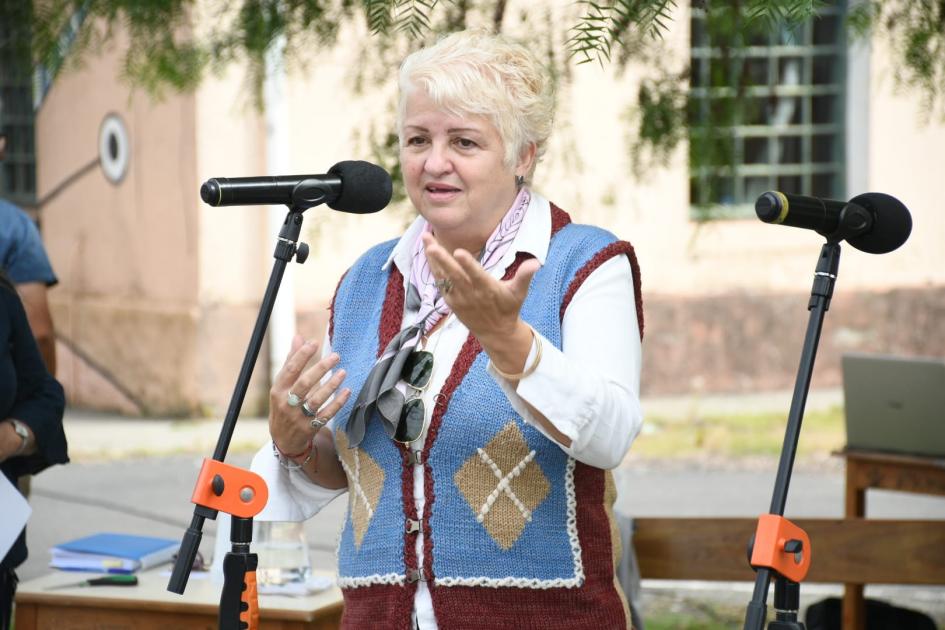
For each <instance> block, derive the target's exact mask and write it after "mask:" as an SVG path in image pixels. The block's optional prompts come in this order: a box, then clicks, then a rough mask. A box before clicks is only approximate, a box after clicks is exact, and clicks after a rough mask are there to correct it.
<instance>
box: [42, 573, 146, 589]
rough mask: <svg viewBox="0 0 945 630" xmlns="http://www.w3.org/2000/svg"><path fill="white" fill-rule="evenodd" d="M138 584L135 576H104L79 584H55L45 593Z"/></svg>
mask: <svg viewBox="0 0 945 630" xmlns="http://www.w3.org/2000/svg"><path fill="white" fill-rule="evenodd" d="M137 584H138V576H137V575H117V574H116V575H105V576H102V577H97V578H89V579H87V580H82V581H81V582H70V583H68V584H57V585H56V586H50V587H49V588H47V589H46V590H47V591H55V590H59V589H61V588H81V587H84V586H135V585H137Z"/></svg>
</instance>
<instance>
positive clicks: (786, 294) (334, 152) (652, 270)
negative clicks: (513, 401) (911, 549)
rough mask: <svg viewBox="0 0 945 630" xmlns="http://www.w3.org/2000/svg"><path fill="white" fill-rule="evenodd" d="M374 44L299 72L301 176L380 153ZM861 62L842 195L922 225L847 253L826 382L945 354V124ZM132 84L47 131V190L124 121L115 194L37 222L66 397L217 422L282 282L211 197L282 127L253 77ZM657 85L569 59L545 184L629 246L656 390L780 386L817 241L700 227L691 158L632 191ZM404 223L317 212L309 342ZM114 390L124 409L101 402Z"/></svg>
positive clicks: (105, 79) (77, 105)
mask: <svg viewBox="0 0 945 630" xmlns="http://www.w3.org/2000/svg"><path fill="white" fill-rule="evenodd" d="M527 6H531V5H527ZM556 6H557V5H556ZM568 6H571V5H568ZM525 7H526V3H522V2H511V3H510V8H509V10H508V12H507V15H508V16H509V17H508V19H507V25H508V27H509V30H510V31H511V32H512V33H515V32H516V29H522V30H523V32H524V27H522V25H521V24H520V23H519V22H518V21H517V20H518V18H517V17H516V16H520V15H521V10H522V9H523V8H525ZM556 10H557V9H556ZM562 10H564V9H562ZM568 10H572V9H568ZM678 18H679V19H676V20H674V21H673V22H672V30H671V31H670V32H669V33H667V34H666V36H665V38H664V46H665V55H663V61H664V62H665V63H667V64H669V65H670V66H672V65H673V64H681V63H683V62H685V60H686V58H687V56H688V19H687V16H686V13H685V9H681V10H680V11H679V15H678ZM559 22H560V23H561V24H565V23H567V22H566V20H565V19H564V18H561V19H559ZM367 37H368V34H367V32H366V30H365V28H364V27H363V25H352V26H349V27H347V30H346V31H345V32H343V33H342V35H341V36H340V37H339V42H342V43H341V44H339V46H338V47H337V48H336V49H334V50H332V51H328V52H325V53H323V54H319V55H318V56H317V58H309V59H308V63H307V64H306V65H305V66H304V67H302V66H292V67H290V68H289V69H288V73H287V83H286V85H287V96H286V103H285V105H286V108H287V111H288V121H289V129H290V134H289V148H288V151H289V163H290V164H291V167H290V170H291V172H296V173H306V172H307V173H321V172H325V171H326V170H327V169H328V168H329V167H330V166H331V165H333V164H334V163H335V162H338V161H340V160H344V159H368V160H372V159H373V156H374V149H373V147H372V141H373V140H376V139H377V138H379V137H380V136H381V135H382V134H383V131H384V130H385V129H390V128H392V125H393V104H394V97H395V93H394V84H393V79H394V72H393V71H391V72H389V73H386V74H387V77H386V80H380V81H374V80H373V79H371V78H370V76H369V74H365V75H364V77H362V78H363V83H362V85H361V86H360V88H357V87H356V86H355V83H356V78H357V77H358V75H359V71H363V70H366V69H370V68H372V67H375V66H372V65H371V64H363V63H361V62H360V60H361V59H363V58H365V52H364V51H365V48H364V46H363V44H364V42H365V41H366V38H367ZM119 50H120V47H119ZM858 59H859V61H858V63H859V64H860V65H859V66H858V67H859V69H860V74H859V75H857V76H866V77H868V81H867V83H866V84H865V87H864V85H860V88H861V93H863V94H866V95H868V96H867V97H866V98H857V99H851V100H854V101H855V102H853V103H852V105H851V107H854V108H856V109H855V110H853V111H852V115H851V120H853V121H854V123H853V127H855V128H851V130H850V133H851V134H857V135H856V136H855V137H856V138H857V139H858V143H854V146H856V147H859V149H858V150H857V154H856V159H855V160H854V161H853V162H854V163H855V165H854V167H853V168H854V171H855V173H854V176H853V177H851V178H850V179H851V181H853V182H860V183H862V184H863V185H864V186H865V189H864V190H854V191H851V193H857V192H864V191H865V190H876V191H882V192H886V193H889V194H892V195H894V196H896V197H898V198H900V199H901V200H902V201H903V202H905V203H906V205H907V206H908V207H909V208H910V209H911V211H912V213H913V218H914V222H915V228H914V231H913V236H912V238H911V239H910V240H909V242H908V243H906V245H904V246H903V247H902V248H900V249H899V250H897V251H896V252H893V253H891V254H887V255H884V256H873V255H868V254H864V253H861V252H858V251H856V250H855V249H853V248H852V247H848V246H845V247H844V253H843V256H842V261H841V266H840V276H839V280H838V283H837V288H836V293H835V298H834V301H833V303H832V306H831V310H830V312H829V314H828V317H827V321H826V325H825V328H824V336H823V339H822V344H821V351H820V355H819V358H818V364H817V370H816V371H815V379H814V383H813V386H814V387H821V386H824V387H825V386H834V385H837V384H838V383H839V378H840V377H839V371H838V370H839V368H838V366H839V356H840V354H841V353H842V352H844V351H851V350H865V351H877V352H888V353H898V354H937V355H941V354H945V338H943V337H945V333H943V331H942V328H943V327H942V326H940V325H939V324H938V322H941V321H943V320H945V255H943V254H942V253H941V245H942V244H943V237H945V217H943V215H942V213H941V212H939V211H938V205H937V204H936V203H935V202H936V198H935V197H934V196H933V195H934V191H933V186H935V185H936V183H937V182H936V179H935V177H934V176H933V175H932V170H933V168H934V165H939V167H938V168H939V170H941V169H940V165H941V164H942V163H943V160H945V126H943V125H942V124H940V123H930V124H924V123H923V122H922V116H921V112H920V111H919V110H918V108H917V106H916V105H915V104H914V103H915V100H916V99H915V98H914V97H913V96H911V95H909V94H898V93H896V92H895V91H894V89H893V85H892V73H893V71H894V64H895V57H894V56H893V55H891V54H890V53H889V51H888V50H887V48H886V47H885V45H884V44H883V43H882V42H873V43H872V45H871V47H869V48H867V49H864V50H863V51H862V54H861V55H860V56H859V57H858ZM374 63H375V64H376V63H377V62H376V61H375V62H374ZM118 70H119V67H118V64H117V52H115V51H111V52H109V53H107V54H106V55H104V56H103V57H101V58H98V59H95V60H89V62H88V63H87V64H86V68H85V69H84V70H82V71H79V72H76V73H67V74H63V75H61V76H60V77H58V78H57V80H56V82H55V85H54V87H53V89H52V91H51V92H50V94H49V96H48V97H47V99H46V102H45V103H44V104H43V106H42V109H41V110H40V112H39V117H38V120H37V145H38V151H39V155H38V157H39V160H38V162H39V173H38V184H39V190H40V192H39V196H40V198H42V197H43V195H44V194H45V193H44V191H45V192H48V191H50V190H52V189H53V188H54V187H55V186H56V185H57V183H58V182H60V181H62V180H63V179H64V178H66V177H67V176H68V175H69V174H70V173H71V172H74V171H75V170H76V169H78V168H80V167H81V166H82V165H83V164H85V163H87V162H88V161H89V160H90V159H93V158H94V157H95V147H96V144H97V131H98V125H99V124H100V122H101V120H102V117H103V116H104V115H105V114H106V113H107V112H110V111H116V112H118V113H120V114H121V115H122V117H123V118H124V119H125V121H126V123H127V125H128V128H129V131H130V134H131V143H132V162H131V170H130V171H129V173H128V176H127V177H126V179H125V181H123V182H122V183H121V185H119V186H117V187H116V186H112V185H111V184H108V183H107V182H106V181H105V179H104V177H102V175H101V173H100V172H98V171H94V172H90V173H88V174H87V175H85V176H84V177H82V178H81V179H80V180H79V181H77V182H76V183H75V184H73V185H72V186H71V187H70V188H69V189H67V190H66V191H64V192H63V193H61V194H60V195H58V196H57V197H56V198H54V199H53V200H51V201H50V202H49V203H48V204H47V205H46V206H44V207H43V208H42V209H41V212H42V218H43V225H44V236H45V237H46V239H47V243H48V244H49V247H50V253H51V255H52V258H53V263H54V265H55V266H56V269H57V272H58V273H59V275H60V278H61V279H62V284H61V286H60V287H58V288H57V289H55V290H54V291H53V292H52V301H53V307H54V316H55V318H56V323H57V327H58V329H59V332H60V336H61V339H62V340H63V342H64V344H65V345H66V346H67V347H68V348H71V349H73V350H74V351H75V352H74V355H75V356H70V358H69V359H68V360H67V361H65V362H63V363H64V370H63V372H64V373H65V375H66V379H65V380H66V385H67V388H69V389H70V397H71V398H72V400H73V402H77V403H79V404H82V405H87V406H93V407H102V406H105V407H108V406H112V407H120V406H121V405H126V406H127V405H131V406H132V407H133V408H134V409H136V410H137V411H139V412H141V413H206V414H219V413H222V410H223V409H225V408H226V403H227V401H228V400H229V396H230V393H231V391H232V387H233V383H234V382H235V379H236V374H237V371H238V368H239V364H240V361H241V360H242V355H243V352H244V350H245V347H246V343H247V341H248V338H249V332H250V330H251V328H252V323H253V321H254V320H255V316H256V311H257V309H258V304H259V300H260V298H261V296H262V293H263V288H264V287H265V283H266V278H267V277H268V274H269V270H270V269H271V267H272V261H273V259H272V246H271V242H272V238H273V237H274V235H272V234H268V231H269V229H268V228H267V225H266V220H265V214H266V211H265V209H263V208H260V207H250V208H210V207H208V206H205V205H203V204H202V203H200V201H199V197H198V194H197V191H198V189H199V185H200V183H201V182H202V181H204V180H205V179H207V178H209V177H214V176H227V177H238V176H247V175H259V174H263V173H265V172H266V160H265V151H266V137H267V129H266V128H265V125H264V124H263V118H262V117H261V115H260V114H259V113H258V112H257V111H255V110H254V109H253V108H252V102H251V98H250V96H249V95H248V93H247V91H246V82H245V80H244V77H243V75H242V73H241V70H240V68H238V67H237V68H234V69H232V70H231V71H230V72H229V73H228V74H226V75H224V76H222V77H217V78H213V79H211V80H209V81H207V82H206V83H204V85H203V86H201V88H200V89H199V90H198V91H197V92H196V93H195V94H193V95H188V96H169V97H167V98H166V99H165V100H164V101H162V102H160V103H154V102H151V101H150V100H149V99H148V98H147V97H146V96H145V95H144V94H142V93H137V92H135V91H134V90H132V89H130V88H129V87H128V85H127V84H125V83H123V82H121V81H119V80H117V79H116V78H115V77H116V76H117V74H118ZM646 72H648V69H647V68H646V67H644V66H642V65H640V64H637V65H633V64H631V65H630V66H629V67H628V68H627V69H626V71H624V72H618V71H616V70H615V69H614V68H613V67H610V66H609V67H606V68H602V67H600V66H599V65H597V64H584V65H580V66H576V67H573V66H572V69H571V71H570V76H569V77H566V81H565V82H564V84H563V86H562V88H561V90H560V95H559V96H560V105H559V113H558V118H557V124H556V129H555V134H554V136H553V138H552V141H551V144H550V147H549V152H548V154H547V155H546V157H545V159H544V160H543V162H542V163H541V164H540V165H539V167H538V170H537V171H536V175H535V181H534V186H535V188H536V189H537V190H538V191H540V192H542V193H543V194H545V195H546V196H548V197H549V198H551V199H552V200H554V201H555V202H556V203H558V204H559V205H560V206H561V207H563V208H565V209H566V210H568V211H569V212H570V213H571V214H572V216H573V218H574V220H576V221H580V222H585V223H595V224H598V225H602V226H604V227H607V228H608V229H610V230H612V231H613V232H615V233H616V234H618V235H620V236H621V237H622V238H625V239H627V240H630V241H631V242H632V243H633V244H634V246H635V248H636V251H637V255H638V258H639V261H640V265H641V267H642V270H643V292H644V307H645V315H646V336H645V340H644V355H645V359H644V360H645V365H644V371H643V381H644V383H643V391H644V393H645V394H650V395H655V394H666V393H696V392H710V391H711V392H723V391H754V390H770V389H783V388H789V387H791V386H792V384H793V379H794V376H795V373H796V369H797V360H798V357H799V354H800V348H801V342H802V340H803V334H804V329H805V326H806V324H807V309H806V305H807V301H808V297H809V294H810V288H811V279H812V273H813V270H814V265H815V263H816V259H817V256H818V253H819V250H820V245H821V240H820V239H819V237H817V235H816V234H814V233H813V232H809V231H806V230H797V229H789V228H782V227H774V226H770V225H765V224H762V223H760V222H759V221H757V220H755V219H743V220H733V221H717V222H711V223H708V224H696V223H694V222H692V221H690V219H689V209H688V175H687V170H686V162H687V158H686V150H687V149H686V147H685V146H683V147H680V149H679V150H678V151H677V152H676V154H675V155H673V156H672V158H671V161H670V166H669V167H668V168H665V169H655V170H653V171H651V172H650V173H648V174H647V175H645V176H644V177H642V178H635V177H634V176H633V175H632V174H631V168H630V161H629V150H628V146H629V145H628V142H631V141H632V137H631V136H630V134H629V133H628V132H627V124H626V110H627V108H628V106H629V105H630V104H631V103H632V101H633V98H634V95H635V93H636V89H637V86H638V82H639V78H640V77H641V76H645V73H646ZM381 74H384V73H381ZM372 131H373V133H372ZM412 215H413V213H412V210H411V209H410V208H409V207H408V206H407V205H406V204H405V203H400V204H398V205H395V206H393V207H391V208H389V209H387V210H385V211H384V212H382V213H379V214H376V215H346V214H343V213H338V212H333V211H331V210H329V209H327V208H325V207H318V208H313V209H311V210H309V211H307V212H306V213H305V229H304V237H303V240H305V241H306V242H308V244H309V245H310V246H311V251H312V253H311V256H310V258H309V260H308V261H307V262H306V263H305V265H303V266H298V265H292V267H293V268H294V273H292V274H291V276H287V282H292V283H293V288H294V295H295V304H296V309H297V313H298V327H299V331H300V332H302V333H303V334H304V335H306V336H308V337H321V335H322V333H323V331H324V327H325V322H326V320H327V311H326V306H327V304H328V302H329V300H330V299H331V295H332V292H333V291H334V287H335V285H336V284H337V281H338V279H339V278H340V276H341V274H342V273H343V272H344V271H345V269H347V268H348V267H349V266H350V265H351V263H352V262H353V261H354V260H355V258H356V257H357V255H358V254H359V253H360V252H362V251H363V250H364V249H366V248H367V247H368V246H370V245H372V244H374V243H376V242H378V241H381V240H384V239H387V238H392V237H394V236H396V235H397V234H399V233H400V231H401V230H402V229H403V227H404V226H405V225H406V223H407V222H408V221H409V220H410V218H411V217H412ZM83 358H84V359H85V360H83ZM268 369H269V365H268V363H267V360H266V358H265V351H264V352H263V353H262V354H261V358H260V361H259V364H258V366H257V368H256V376H255V380H254V381H253V383H252V386H251V388H250V395H249V397H248V399H247V403H246V406H245V407H244V408H245V409H246V410H247V412H249V411H261V410H262V409H264V407H265V402H266V393H267V384H266V378H265V374H266V373H267V372H268ZM60 376H63V374H61V375H60ZM109 384H111V390H110V391H111V395H112V397H113V400H110V399H107V396H106V395H105V393H104V392H105V391H106V390H108V389H109V388H108V385H109ZM122 397H123V398H122Z"/></svg>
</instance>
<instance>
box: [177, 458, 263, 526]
mask: <svg viewBox="0 0 945 630" xmlns="http://www.w3.org/2000/svg"><path fill="white" fill-rule="evenodd" d="M218 475H219V477H220V479H222V481H223V492H222V493H221V494H219V495H218V494H217V493H216V492H214V490H213V480H214V478H216V477H217V476H218ZM217 485H219V484H217ZM190 500H191V501H192V502H193V503H196V504H197V505H202V506H204V507H208V508H211V509H214V510H219V511H221V512H226V513H227V514H232V515H233V516H240V517H242V518H251V517H253V516H256V515H257V514H259V513H260V512H261V511H262V509H263V508H264V507H266V501H268V500H269V488H268V487H266V482H265V481H263V478H262V477H260V476H259V475H257V474H256V473H254V472H250V471H248V470H245V469H243V468H237V467H236V466H230V465H229V464H224V463H223V462H221V461H217V460H215V459H210V458H205V459H204V460H203V466H202V467H201V468H200V474H199V475H198V476H197V485H196V486H195V487H194V494H193V496H191V497H190Z"/></svg>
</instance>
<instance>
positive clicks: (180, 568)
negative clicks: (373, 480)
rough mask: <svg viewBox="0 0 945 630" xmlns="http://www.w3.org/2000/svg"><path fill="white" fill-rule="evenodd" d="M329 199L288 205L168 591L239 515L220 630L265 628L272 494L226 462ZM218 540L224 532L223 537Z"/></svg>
mask: <svg viewBox="0 0 945 630" xmlns="http://www.w3.org/2000/svg"><path fill="white" fill-rule="evenodd" d="M323 201H324V199H317V200H316V199H304V198H301V196H294V202H293V204H292V205H290V206H288V208H289V213H288V214H287V215H286V218H285V221H284V222H283V225H282V229H281V230H280V231H279V240H278V242H277V243H276V248H275V252H274V253H273V256H274V258H275V262H274V263H273V266H272V272H271V274H270V275H269V284H268V285H267V287H266V293H265V295H264V296H263V300H262V304H260V306H259V314H258V316H257V318H256V324H255V327H254V328H253V333H252V336H251V337H250V340H249V346H248V347H247V349H246V355H245V356H244V357H243V364H242V367H241V368H240V373H239V377H238V378H237V380H236V387H235V389H234V391H233V395H232V397H231V398H230V405H229V408H228V409H227V412H226V418H225V419H224V421H223V427H222V428H221V430H220V437H219V439H218V441H217V445H216V449H215V450H214V452H213V458H212V459H204V463H203V467H202V468H201V471H200V474H199V475H198V478H197V484H196V486H195V488H194V493H193V496H192V497H191V500H192V502H193V503H195V504H196V506H195V507H194V515H193V518H192V520H191V522H190V527H188V528H187V531H186V532H185V533H184V538H183V539H182V541H181V546H180V550H179V551H178V554H177V560H176V561H175V563H174V570H173V572H172V573H171V578H170V581H169V582H168V585H167V590H168V591H170V592H172V593H177V594H178V595H182V594H183V593H184V589H185V588H186V586H187V580H188V578H189V577H190V571H191V567H192V566H193V563H194V558H195V557H196V555H197V548H198V547H199V546H200V539H201V538H202V536H203V531H202V530H203V523H204V520H205V519H208V518H210V519H215V518H216V517H217V513H218V512H219V511H221V510H222V511H224V512H227V513H228V514H231V515H232V516H233V519H232V525H231V528H230V542H231V544H232V548H231V551H230V552H229V553H227V554H226V557H225V558H224V560H223V578H224V582H223V591H222V593H221V595H220V610H219V616H218V621H219V628H220V630H241V629H246V628H248V629H250V630H253V629H255V628H257V627H258V623H259V606H258V602H257V593H256V573H255V572H256V565H257V557H256V554H255V553H250V551H249V550H250V543H251V542H252V535H253V517H254V516H255V515H257V514H259V512H261V511H262V509H263V508H264V507H265V505H266V500H267V499H268V495H269V493H268V489H267V488H266V483H265V481H263V479H262V477H260V476H259V475H256V474H255V473H253V472H250V471H247V470H243V469H241V468H237V467H235V466H229V465H227V464H224V463H223V459H224V458H225V457H226V452H227V449H228V448H229V445H230V440H231V439H232V437H233V431H234V429H235V428H236V420H237V418H238V417H239V412H240V408H241V407H242V405H243V399H244V398H245V396H246V391H247V389H248V388H249V379H250V377H251V376H252V373H253V366H254V365H255V364H256V358H257V357H258V356H259V350H260V348H261V347H262V341H263V335H264V334H265V332H266V328H267V326H268V325H269V317H270V315H271V314H272V308H273V305H274V304H275V301H276V294H277V293H278V292H279V285H280V284H281V282H282V276H283V274H284V273H285V268H286V264H287V263H288V262H289V261H290V260H292V258H293V257H294V258H295V260H296V262H298V263H299V264H302V263H304V262H305V260H306V258H308V253H309V249H308V245H306V244H305V243H298V240H299V234H300V233H301V231H302V213H303V212H304V211H305V210H307V209H308V208H310V207H312V206H314V205H316V204H318V203H322V202H323ZM218 535H220V534H219V532H218Z"/></svg>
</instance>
